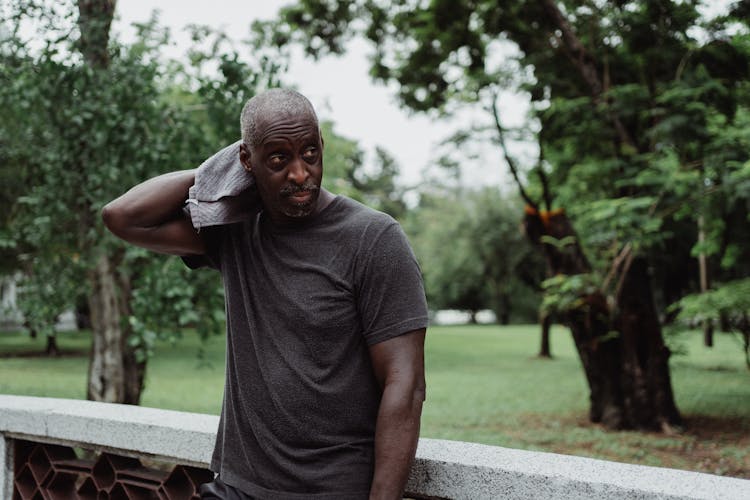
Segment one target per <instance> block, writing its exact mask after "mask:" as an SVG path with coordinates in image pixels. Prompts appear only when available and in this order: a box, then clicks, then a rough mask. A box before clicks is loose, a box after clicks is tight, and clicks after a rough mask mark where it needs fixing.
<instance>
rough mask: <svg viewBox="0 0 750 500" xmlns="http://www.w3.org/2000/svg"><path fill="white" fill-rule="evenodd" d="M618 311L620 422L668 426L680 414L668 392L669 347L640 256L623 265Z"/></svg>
mask: <svg viewBox="0 0 750 500" xmlns="http://www.w3.org/2000/svg"><path fill="white" fill-rule="evenodd" d="M617 310H618V315H617V318H615V321H614V325H615V327H616V329H617V330H618V331H619V332H620V337H621V339H622V342H621V347H622V373H621V383H622V388H623V393H624V397H625V418H626V422H625V426H626V427H628V428H637V429H660V430H665V431H666V430H669V428H670V427H671V426H672V425H676V424H679V423H680V421H681V419H680V414H679V412H678V411H677V407H676V406H675V403H674V395H673V394H672V383H671V380H670V375H669V356H670V351H669V349H668V348H667V346H666V345H665V344H664V341H663V339H662V334H661V325H660V324H659V317H658V315H657V312H656V307H655V306H654V299H653V295H652V292H651V280H650V277H649V274H648V265H647V263H646V260H645V259H644V258H640V257H636V258H634V259H633V261H632V263H631V264H630V266H629V267H628V269H627V270H625V277H624V280H623V283H622V287H621V289H620V294H619V296H618V297H617Z"/></svg>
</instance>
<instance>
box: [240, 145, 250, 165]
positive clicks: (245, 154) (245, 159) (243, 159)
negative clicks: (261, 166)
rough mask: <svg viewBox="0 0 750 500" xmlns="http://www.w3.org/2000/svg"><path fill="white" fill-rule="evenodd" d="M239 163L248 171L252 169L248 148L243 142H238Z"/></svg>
mask: <svg viewBox="0 0 750 500" xmlns="http://www.w3.org/2000/svg"><path fill="white" fill-rule="evenodd" d="M240 163H242V166H243V167H244V168H245V170H247V171H248V172H252V171H253V166H252V163H251V162H250V148H248V147H247V144H245V143H244V142H243V143H241V144H240Z"/></svg>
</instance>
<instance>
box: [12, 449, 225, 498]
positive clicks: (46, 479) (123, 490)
mask: <svg viewBox="0 0 750 500" xmlns="http://www.w3.org/2000/svg"><path fill="white" fill-rule="evenodd" d="M14 451H15V453H14V456H15V458H14V463H13V465H14V469H13V470H14V474H13V500H68V499H81V500H88V499H91V500H98V499H101V498H110V499H112V500H115V499H118V500H119V499H122V500H193V499H198V488H199V487H200V485H201V484H203V483H205V482H208V481H211V480H212V479H213V473H212V472H211V471H209V470H207V469H200V468H196V467H189V466H186V465H177V466H175V467H172V469H171V470H168V469H164V470H162V469H160V468H159V469H157V468H151V467H145V466H144V465H143V464H141V462H140V461H139V460H138V459H135V458H131V457H123V456H119V455H114V454H111V453H101V454H100V455H98V456H97V457H94V458H93V459H81V458H78V456H77V455H76V452H75V450H73V448H69V447H66V446H58V445H49V444H41V443H32V442H29V441H21V440H16V441H15V450H14Z"/></svg>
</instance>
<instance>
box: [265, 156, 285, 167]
mask: <svg viewBox="0 0 750 500" xmlns="http://www.w3.org/2000/svg"><path fill="white" fill-rule="evenodd" d="M285 161H286V158H285V157H284V155H278V154H277V155H271V156H269V157H268V164H269V165H270V166H271V167H281V166H283V165H284V162H285Z"/></svg>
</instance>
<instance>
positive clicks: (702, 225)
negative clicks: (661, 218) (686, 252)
mask: <svg viewBox="0 0 750 500" xmlns="http://www.w3.org/2000/svg"><path fill="white" fill-rule="evenodd" d="M701 170H702V169H701ZM705 241H706V222H705V219H704V218H703V215H700V216H698V243H699V244H700V245H701V247H702V245H703V243H705ZM698 273H699V278H700V287H701V293H706V292H707V291H708V289H709V287H710V286H711V285H710V281H709V275H708V256H707V255H706V252H704V251H703V250H701V253H700V254H698ZM701 326H702V327H703V345H705V346H706V347H713V346H714V324H713V322H712V321H711V320H710V319H707V320H705V321H703V324H702V325H701Z"/></svg>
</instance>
